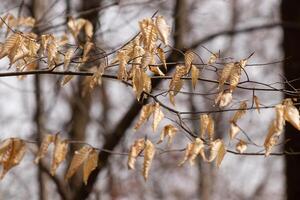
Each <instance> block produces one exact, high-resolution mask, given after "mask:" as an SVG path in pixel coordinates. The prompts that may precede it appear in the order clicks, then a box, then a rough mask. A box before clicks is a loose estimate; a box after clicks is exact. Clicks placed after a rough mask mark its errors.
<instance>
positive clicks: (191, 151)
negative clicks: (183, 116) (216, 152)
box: [179, 138, 206, 166]
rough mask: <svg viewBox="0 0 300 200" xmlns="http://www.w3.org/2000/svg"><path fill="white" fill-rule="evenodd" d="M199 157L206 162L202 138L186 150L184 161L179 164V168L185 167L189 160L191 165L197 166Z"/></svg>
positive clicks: (189, 145) (197, 139)
mask: <svg viewBox="0 0 300 200" xmlns="http://www.w3.org/2000/svg"><path fill="white" fill-rule="evenodd" d="M198 155H201V156H202V157H203V159H204V160H206V158H205V154H204V143H203V141H202V140H201V139H200V138H196V139H195V141H194V142H193V143H190V144H188V145H187V147H186V149H185V155H184V159H183V160H182V161H181V162H180V163H179V166H181V165H183V164H184V163H185V162H186V161H187V160H189V163H190V165H194V164H195V159H196V158H197V156H198Z"/></svg>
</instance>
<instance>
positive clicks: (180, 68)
mask: <svg viewBox="0 0 300 200" xmlns="http://www.w3.org/2000/svg"><path fill="white" fill-rule="evenodd" d="M185 74H186V67H185V66H184V65H177V66H176V70H175V73H174V74H173V76H172V80H171V82H170V85H169V90H170V91H173V95H174V96H175V95H176V94H177V93H178V92H179V91H180V90H181V88H182V86H183V80H182V79H181V78H182V77H183V76H184V75H185Z"/></svg>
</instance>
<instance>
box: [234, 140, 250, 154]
mask: <svg viewBox="0 0 300 200" xmlns="http://www.w3.org/2000/svg"><path fill="white" fill-rule="evenodd" d="M235 149H236V150H237V152H239V153H244V152H245V151H246V150H247V143H246V142H245V141H243V140H240V141H239V142H238V143H237V144H236V146H235Z"/></svg>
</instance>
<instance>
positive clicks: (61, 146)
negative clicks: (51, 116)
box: [50, 135, 68, 176]
mask: <svg viewBox="0 0 300 200" xmlns="http://www.w3.org/2000/svg"><path fill="white" fill-rule="evenodd" d="M67 153H68V141H67V140H61V139H60V137H59V135H56V138H55V147H54V152H53V158H52V164H51V170H50V173H51V174H52V176H54V175H55V172H56V169H57V168H58V166H59V165H60V164H61V163H62V162H63V161H64V160H65V159H66V155H67Z"/></svg>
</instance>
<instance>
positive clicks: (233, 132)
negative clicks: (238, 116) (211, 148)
mask: <svg viewBox="0 0 300 200" xmlns="http://www.w3.org/2000/svg"><path fill="white" fill-rule="evenodd" d="M239 132H240V128H239V127H238V126H237V125H236V124H235V123H234V122H231V123H230V130H229V136H230V139H231V140H232V139H234V138H235V137H236V135H237V134H238V133H239Z"/></svg>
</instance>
